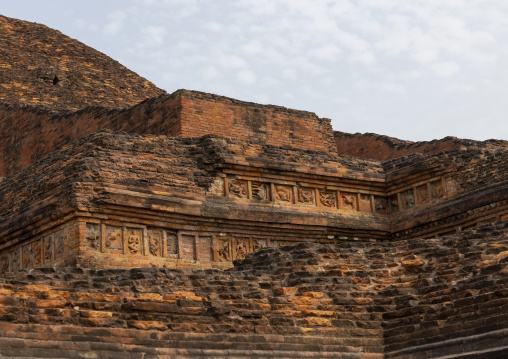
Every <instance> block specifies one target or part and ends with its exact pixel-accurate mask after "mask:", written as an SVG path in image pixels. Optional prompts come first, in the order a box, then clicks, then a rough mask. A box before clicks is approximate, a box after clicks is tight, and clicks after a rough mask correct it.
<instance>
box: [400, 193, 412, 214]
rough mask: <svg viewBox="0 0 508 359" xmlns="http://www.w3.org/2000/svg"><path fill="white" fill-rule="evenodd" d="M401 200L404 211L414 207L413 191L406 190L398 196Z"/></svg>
mask: <svg viewBox="0 0 508 359" xmlns="http://www.w3.org/2000/svg"><path fill="white" fill-rule="evenodd" d="M400 198H401V200H402V206H403V208H404V209H408V208H414V207H415V197H414V192H413V189H408V190H407V191H404V192H402V193H401V194H400Z"/></svg>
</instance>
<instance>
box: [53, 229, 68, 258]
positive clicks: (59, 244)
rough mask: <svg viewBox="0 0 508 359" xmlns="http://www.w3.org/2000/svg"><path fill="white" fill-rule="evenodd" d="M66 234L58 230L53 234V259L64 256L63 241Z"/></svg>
mask: <svg viewBox="0 0 508 359" xmlns="http://www.w3.org/2000/svg"><path fill="white" fill-rule="evenodd" d="M66 237H67V236H66V234H65V232H64V231H63V230H60V231H58V232H56V233H55V234H54V237H53V239H54V241H55V244H54V245H55V259H58V258H61V257H63V255H64V254H65V239H66Z"/></svg>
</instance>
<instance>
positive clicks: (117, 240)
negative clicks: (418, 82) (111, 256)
mask: <svg viewBox="0 0 508 359" xmlns="http://www.w3.org/2000/svg"><path fill="white" fill-rule="evenodd" d="M122 233H123V230H122V227H116V226H106V242H105V245H106V249H117V250H120V251H121V250H122V249H123V247H122V244H123V238H122Z"/></svg>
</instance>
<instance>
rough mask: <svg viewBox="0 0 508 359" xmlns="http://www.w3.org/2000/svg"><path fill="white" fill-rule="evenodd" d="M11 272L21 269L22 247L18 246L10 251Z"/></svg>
mask: <svg viewBox="0 0 508 359" xmlns="http://www.w3.org/2000/svg"><path fill="white" fill-rule="evenodd" d="M10 257H11V258H10V262H11V272H16V271H18V270H20V269H21V248H16V249H15V250H13V251H12V252H11V253H10Z"/></svg>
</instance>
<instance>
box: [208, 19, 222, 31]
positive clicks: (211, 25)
mask: <svg viewBox="0 0 508 359" xmlns="http://www.w3.org/2000/svg"><path fill="white" fill-rule="evenodd" d="M203 28H204V29H205V30H208V31H214V32H219V31H221V30H222V29H223V26H222V24H219V23H218V22H216V21H210V22H207V23H206V24H204V25H203Z"/></svg>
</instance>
